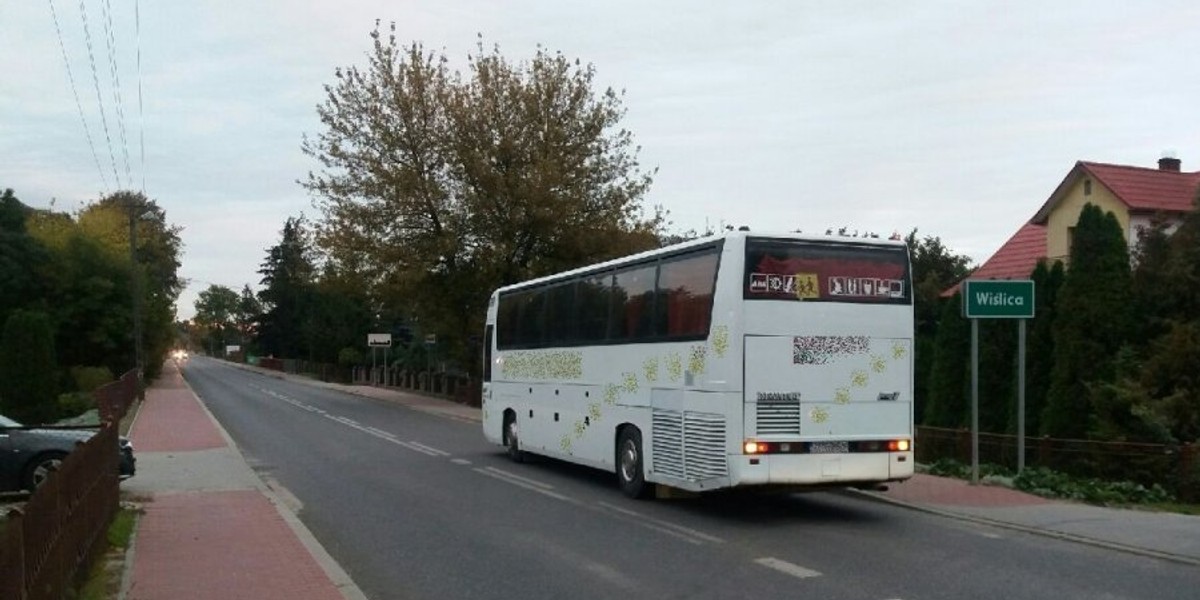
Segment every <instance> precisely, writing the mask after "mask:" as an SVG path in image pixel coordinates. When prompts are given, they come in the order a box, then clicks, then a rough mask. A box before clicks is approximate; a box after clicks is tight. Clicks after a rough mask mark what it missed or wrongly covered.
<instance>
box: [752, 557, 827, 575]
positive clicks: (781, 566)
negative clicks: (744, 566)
mask: <svg viewBox="0 0 1200 600" xmlns="http://www.w3.org/2000/svg"><path fill="white" fill-rule="evenodd" d="M754 562H756V563H758V564H760V565H762V566H764V567H767V568H768V569H775V570H776V571H779V572H780V573H784V574H787V575H791V576H792V577H795V578H797V579H807V578H809V577H820V576H821V573H820V572H819V571H814V570H812V569H806V568H804V567H802V566H800V565H794V564H792V563H790V562H788V561H786V560H779V559H778V558H774V557H771V556H768V557H766V558H760V559H758V560H755V561H754Z"/></svg>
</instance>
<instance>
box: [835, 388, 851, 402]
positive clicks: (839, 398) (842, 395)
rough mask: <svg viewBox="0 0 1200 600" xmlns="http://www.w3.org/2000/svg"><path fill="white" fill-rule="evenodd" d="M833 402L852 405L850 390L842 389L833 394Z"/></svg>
mask: <svg viewBox="0 0 1200 600" xmlns="http://www.w3.org/2000/svg"><path fill="white" fill-rule="evenodd" d="M833 401H834V402H836V403H838V404H850V388H846V387H840V388H838V389H837V391H836V392H834V393H833Z"/></svg>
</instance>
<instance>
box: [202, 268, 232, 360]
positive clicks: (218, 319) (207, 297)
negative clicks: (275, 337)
mask: <svg viewBox="0 0 1200 600" xmlns="http://www.w3.org/2000/svg"><path fill="white" fill-rule="evenodd" d="M239 302H240V299H239V297H238V295H237V292H234V291H233V290H231V289H229V288H227V287H225V286H223V285H216V284H212V285H209V286H208V288H207V289H205V290H204V291H202V292H200V295H199V296H198V297H197V298H196V303H195V305H194V306H195V309H196V316H195V317H194V318H193V319H192V320H193V321H194V322H195V323H196V324H197V325H199V326H201V327H203V328H204V330H205V338H207V339H206V340H205V342H206V343H205V345H206V346H207V347H208V351H209V353H211V354H213V355H215V356H220V355H221V353H222V352H224V351H225V346H226V345H227V344H229V343H231V342H233V341H235V340H236V339H237V334H236V316H237V313H238V304H239Z"/></svg>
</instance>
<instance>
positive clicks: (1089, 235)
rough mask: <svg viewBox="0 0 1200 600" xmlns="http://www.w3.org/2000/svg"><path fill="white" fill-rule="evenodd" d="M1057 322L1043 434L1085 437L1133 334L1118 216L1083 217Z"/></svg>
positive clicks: (1093, 212)
mask: <svg viewBox="0 0 1200 600" xmlns="http://www.w3.org/2000/svg"><path fill="white" fill-rule="evenodd" d="M1057 300H1058V302H1057V311H1056V314H1055V317H1054V367H1053V370H1052V372H1051V381H1050V392H1049V394H1048V396H1047V402H1046V408H1045V410H1044V411H1043V414H1042V423H1041V430H1042V433H1044V434H1046V435H1050V436H1054V437H1060V438H1083V437H1085V436H1087V434H1088V431H1089V425H1090V421H1091V417H1092V413H1093V411H1092V399H1091V394H1092V393H1093V390H1094V389H1095V387H1096V385H1098V384H1102V383H1105V382H1111V381H1112V380H1113V376H1114V372H1113V371H1114V361H1115V357H1116V355H1117V352H1118V350H1120V348H1121V346H1122V344H1124V343H1126V341H1127V336H1128V335H1129V331H1130V308H1131V303H1132V288H1131V279H1130V271H1129V252H1128V249H1127V248H1126V245H1125V238H1124V235H1123V234H1122V232H1121V226H1120V224H1119V223H1118V222H1117V218H1116V216H1114V215H1113V214H1112V213H1111V212H1110V213H1104V212H1103V211H1101V209H1100V208H1099V207H1097V206H1096V205H1094V204H1091V203H1088V204H1087V205H1085V206H1084V208H1083V210H1082V211H1081V212H1080V215H1079V221H1078V224H1077V225H1076V227H1075V229H1074V237H1073V242H1072V245H1071V249H1070V264H1069V265H1068V267H1067V273H1066V277H1065V279H1064V281H1063V285H1062V289H1061V290H1060V291H1059V294H1058V299H1057Z"/></svg>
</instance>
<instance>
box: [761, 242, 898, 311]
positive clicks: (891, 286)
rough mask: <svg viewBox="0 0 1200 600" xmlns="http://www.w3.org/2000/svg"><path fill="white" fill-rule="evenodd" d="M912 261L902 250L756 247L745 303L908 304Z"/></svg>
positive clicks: (774, 244) (776, 244)
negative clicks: (765, 301) (780, 301)
mask: <svg viewBox="0 0 1200 600" xmlns="http://www.w3.org/2000/svg"><path fill="white" fill-rule="evenodd" d="M907 281H908V256H907V254H906V253H905V251H904V249H903V248H902V247H830V246H828V245H826V246H814V245H811V244H796V243H785V242H780V241H778V240H770V241H767V240H762V241H757V240H755V241H753V242H751V243H749V244H748V245H747V250H746V287H745V297H746V298H747V299H751V300H817V301H821V300H823V301H830V302H870V303H907V302H908V301H909V296H910V293H911V290H910V289H909V285H908V284H907Z"/></svg>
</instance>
